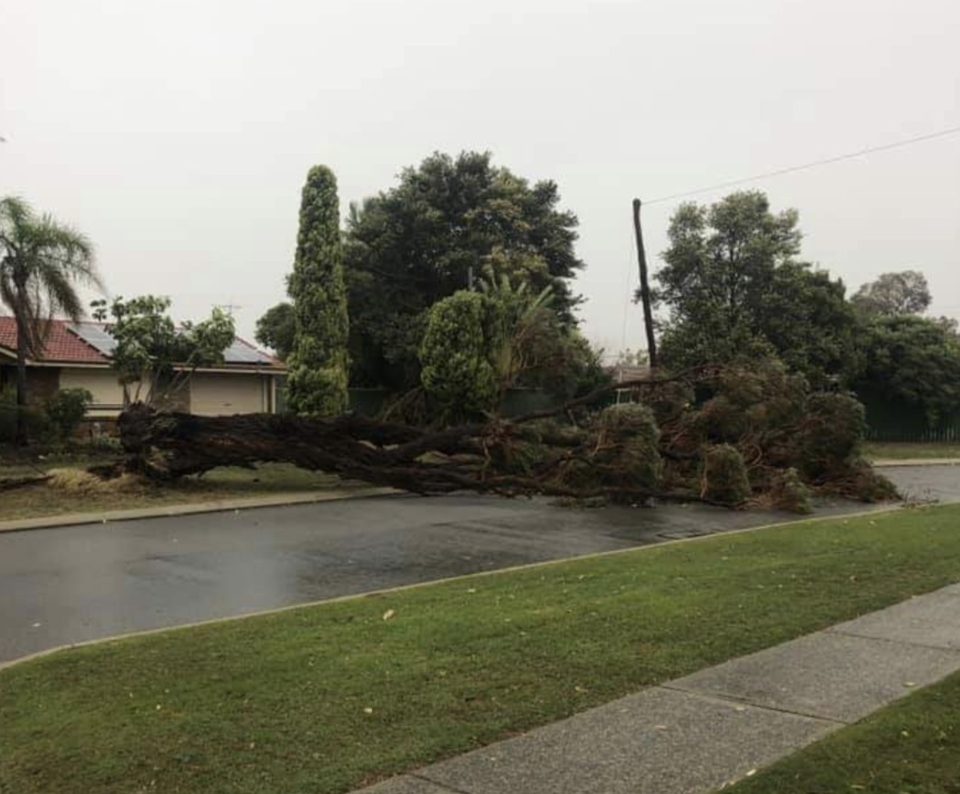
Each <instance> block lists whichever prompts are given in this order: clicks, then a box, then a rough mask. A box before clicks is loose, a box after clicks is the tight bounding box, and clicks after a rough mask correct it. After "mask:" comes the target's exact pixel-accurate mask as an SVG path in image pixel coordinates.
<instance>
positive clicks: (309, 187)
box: [288, 165, 349, 416]
mask: <svg viewBox="0 0 960 794" xmlns="http://www.w3.org/2000/svg"><path fill="white" fill-rule="evenodd" d="M288 287H289V291H290V297H291V298H293V307H294V319H295V337H294V344H293V350H292V351H291V353H290V360H289V365H290V379H289V382H288V383H289V385H288V388H289V391H288V401H289V404H290V407H291V408H292V409H293V410H294V411H296V412H298V413H302V414H320V415H326V416H329V415H334V414H339V413H342V412H343V411H344V410H346V407H347V376H348V368H349V358H348V355H347V336H348V333H349V321H348V319H347V293H346V289H345V287H344V280H343V261H342V252H341V243H340V202H339V200H338V198H337V179H336V177H335V176H334V175H333V172H332V171H331V170H330V169H329V168H327V167H326V166H322V165H318V166H314V167H313V168H311V169H310V172H309V173H308V174H307V181H306V184H305V185H304V186H303V193H302V196H301V204H300V232H299V234H298V236H297V253H296V259H295V260H294V265H293V274H292V275H291V276H290V280H289V284H288Z"/></svg>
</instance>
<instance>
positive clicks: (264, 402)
mask: <svg viewBox="0 0 960 794" xmlns="http://www.w3.org/2000/svg"><path fill="white" fill-rule="evenodd" d="M271 381H272V378H271V376H269V375H266V376H265V375H259V374H257V373H241V372H237V373H220V372H218V373H202V372H197V373H194V375H193V377H192V378H190V413H193V414H199V415H200V416H226V415H230V414H255V413H263V412H266V411H269V410H270V388H271Z"/></svg>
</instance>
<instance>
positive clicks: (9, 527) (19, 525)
mask: <svg viewBox="0 0 960 794" xmlns="http://www.w3.org/2000/svg"><path fill="white" fill-rule="evenodd" d="M401 495H404V492H403V491H398V490H396V489H395V488H357V489H356V490H353V491H340V490H337V491H320V492H315V493H306V494H297V493H287V494H275V495H272V496H260V497H246V498H242V499H218V500H216V501H213V502H196V503H194V504H179V505H167V506H165V507H144V508H140V507H135V508H130V509H128V510H108V511H103V512H97V513H65V514H62V515H59V516H41V517H39V518H20V519H12V520H10V521H0V532H30V531H32V530H35V529H62V528H64V527H79V526H89V525H91V524H113V523H117V522H120V521H143V520H149V519H153V518H175V517H177V516H192V515H203V514H204V513H229V512H231V511H235V510H257V509H262V508H267V507H293V506H296V505H310V504H319V503H322V502H339V501H344V500H347V499H371V498H374V497H378V496H401Z"/></svg>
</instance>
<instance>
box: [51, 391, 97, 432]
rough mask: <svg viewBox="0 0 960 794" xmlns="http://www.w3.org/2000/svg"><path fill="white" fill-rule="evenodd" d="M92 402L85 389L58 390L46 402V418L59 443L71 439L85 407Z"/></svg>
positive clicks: (84, 412) (85, 410) (91, 397)
mask: <svg viewBox="0 0 960 794" xmlns="http://www.w3.org/2000/svg"><path fill="white" fill-rule="evenodd" d="M92 402H93V395H92V394H91V393H90V392H88V391H87V390H86V389H60V391H58V392H57V393H56V394H55V395H53V397H51V398H50V399H49V400H47V403H46V413H47V417H48V418H49V419H50V423H51V426H52V428H53V431H54V433H55V434H56V436H57V439H58V440H59V441H60V442H61V443H65V442H67V441H69V440H70V439H71V438H72V437H73V434H74V432H75V431H76V429H77V427H79V426H80V422H81V421H83V417H84V416H85V415H86V413H87V406H89V405H90V403H92Z"/></svg>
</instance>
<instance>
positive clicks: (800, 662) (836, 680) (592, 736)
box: [362, 584, 960, 794]
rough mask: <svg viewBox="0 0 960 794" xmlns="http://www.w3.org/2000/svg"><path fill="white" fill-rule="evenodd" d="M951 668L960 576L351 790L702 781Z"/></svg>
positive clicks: (736, 776) (760, 761) (525, 790)
mask: <svg viewBox="0 0 960 794" xmlns="http://www.w3.org/2000/svg"><path fill="white" fill-rule="evenodd" d="M956 670H960V584H958V585H952V586H950V587H946V588H944V589H942V590H939V591H937V592H934V593H930V594H928V595H924V596H918V597H916V598H913V599H911V600H909V601H905V602H903V603H901V604H897V605H895V606H893V607H890V608H888V609H883V610H880V611H879V612H873V613H871V614H868V615H865V616H863V617H860V618H857V619H855V620H852V621H849V622H847V623H841V624H839V625H837V626H834V627H832V628H830V629H827V630H825V631H819V632H816V633H814V634H810V635H807V636H805V637H801V638H799V639H797V640H793V641H791V642H787V643H784V644H783V645H778V646H775V647H773V648H769V649H767V650H765V651H760V652H759V653H755V654H752V655H750V656H745V657H742V658H739V659H734V660H732V661H729V662H726V663H724V664H721V665H718V666H716V667H711V668H708V669H706V670H702V671H700V672H698V673H695V674H693V675H690V676H687V677H685V678H680V679H677V680H674V681H670V682H667V683H665V684H661V685H660V686H656V687H652V688H650V689H646V690H644V691H642V692H640V693H638V694H635V695H630V696H628V697H625V698H622V699H620V700H616V701H614V702H612V703H608V704H606V705H604V706H599V707H597V708H594V709H591V710H589V711H586V712H583V713H581V714H577V715H575V716H574V717H571V718H570V719H567V720H563V721H562V722H558V723H554V724H552V725H547V726H545V727H543V728H540V729H537V730H535V731H532V732H530V733H527V734H524V735H522V736H518V737H516V738H513V739H509V740H507V741H503V742H499V743H497V744H492V745H489V746H487V747H484V748H482V749H479V750H475V751H473V752H470V753H467V754H466V755H462V756H459V757H455V758H452V759H450V760H448V761H443V762H440V763H438V764H434V765H432V766H428V767H425V768H423V769H420V770H417V771H416V772H412V773H410V774H407V775H403V776H400V777H396V778H392V779H390V780H387V781H385V782H382V783H379V784H377V785H375V786H371V787H368V788H365V789H363V791H362V794H503V792H511V794H697V793H698V792H703V793H704V794H707V792H714V791H717V790H719V789H721V788H723V787H724V786H726V785H729V784H730V783H733V782H735V781H737V780H740V779H742V778H744V777H747V776H749V775H751V774H753V773H754V772H755V771H756V770H758V769H760V768H761V767H764V766H767V765H769V764H771V763H773V762H774V761H776V760H778V759H779V758H782V757H784V756H786V755H789V754H790V753H793V752H795V751H797V750H799V749H801V748H802V747H805V746H806V745H808V744H810V743H811V742H814V741H816V740H817V739H820V738H822V737H824V736H826V735H827V734H829V733H831V732H833V731H836V730H838V729H840V728H843V727H844V726H846V725H850V724H852V723H854V722H857V721H858V720H861V719H863V718H864V717H866V716H867V715H868V714H870V713H872V712H874V711H876V710H877V709H880V708H882V707H884V706H886V705H887V704H889V703H891V702H892V701H895V700H897V699H899V698H901V697H904V696H905V695H908V694H910V693H911V692H914V691H916V690H917V688H919V687H923V686H926V685H928V684H932V683H934V682H935V681H938V680H940V679H941V678H944V677H945V676H947V675H949V674H950V673H952V672H954V671H956Z"/></svg>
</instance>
